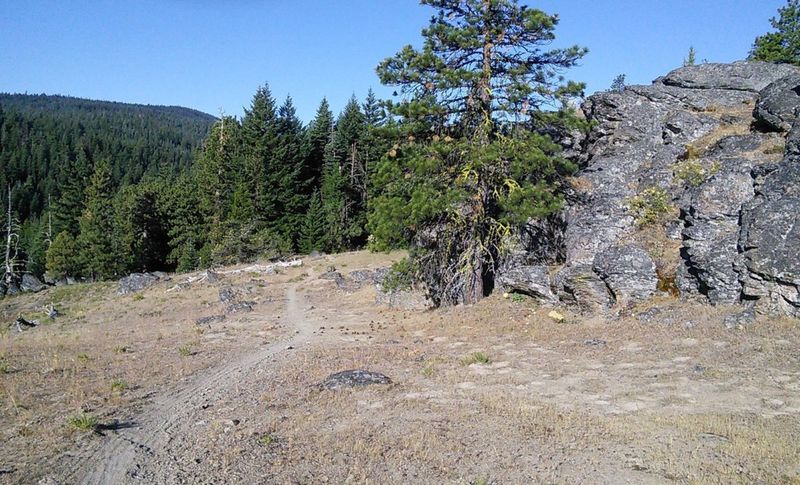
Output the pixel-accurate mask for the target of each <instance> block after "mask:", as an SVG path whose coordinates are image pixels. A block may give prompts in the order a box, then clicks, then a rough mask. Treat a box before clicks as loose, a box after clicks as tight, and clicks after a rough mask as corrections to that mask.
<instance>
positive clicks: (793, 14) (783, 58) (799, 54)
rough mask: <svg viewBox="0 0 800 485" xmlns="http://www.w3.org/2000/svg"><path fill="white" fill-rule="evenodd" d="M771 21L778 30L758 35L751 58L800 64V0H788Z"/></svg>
mask: <svg viewBox="0 0 800 485" xmlns="http://www.w3.org/2000/svg"><path fill="white" fill-rule="evenodd" d="M769 22H770V24H771V25H772V28H774V29H775V30H776V32H769V33H766V34H764V35H762V36H759V37H757V38H756V40H755V42H754V43H753V48H752V50H751V51H750V56H749V59H750V60H751V61H766V62H777V63H787V64H794V65H800V0H788V2H787V3H786V6H785V7H782V8H780V9H778V18H774V17H773V18H771V19H770V20H769Z"/></svg>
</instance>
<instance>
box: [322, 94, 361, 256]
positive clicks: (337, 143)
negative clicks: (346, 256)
mask: <svg viewBox="0 0 800 485" xmlns="http://www.w3.org/2000/svg"><path fill="white" fill-rule="evenodd" d="M366 132H367V125H366V120H365V118H364V114H363V113H362V112H361V107H360V106H359V104H358V101H357V100H356V98H355V97H352V98H350V101H349V102H348V103H347V105H346V106H345V108H344V110H343V111H342V114H341V115H340V116H339V119H338V120H337V121H336V128H335V130H334V133H333V137H332V138H331V142H330V143H329V145H328V147H327V151H326V160H325V164H326V166H325V172H324V179H323V185H322V201H323V204H324V206H325V211H326V214H327V216H326V220H327V221H328V223H329V224H330V226H329V228H328V229H329V231H330V234H331V236H332V237H333V239H332V240H331V241H330V243H331V249H334V250H338V249H343V248H347V249H353V248H356V247H359V246H361V245H363V244H364V243H365V242H366V229H365V226H366V207H367V167H366V165H365V159H364V153H363V145H362V143H363V140H364V138H365V137H366Z"/></svg>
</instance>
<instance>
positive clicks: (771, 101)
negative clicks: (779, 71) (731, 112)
mask: <svg viewBox="0 0 800 485" xmlns="http://www.w3.org/2000/svg"><path fill="white" fill-rule="evenodd" d="M798 108H800V74H793V75H791V76H786V77H784V78H782V79H778V80H777V81H775V82H773V83H772V84H770V85H769V86H767V87H766V88H764V89H763V90H762V91H761V93H760V96H759V100H758V104H757V105H756V110H755V117H756V119H757V120H758V121H760V122H761V123H762V124H763V125H764V126H766V127H768V128H770V129H773V130H775V131H785V132H788V131H789V130H791V129H792V125H793V124H794V122H795V120H797V114H798V113H797V110H798Z"/></svg>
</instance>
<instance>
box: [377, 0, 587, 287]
mask: <svg viewBox="0 0 800 485" xmlns="http://www.w3.org/2000/svg"><path fill="white" fill-rule="evenodd" d="M421 3H422V4H424V5H429V6H432V7H435V8H436V9H437V10H438V14H437V15H436V16H434V17H433V18H432V19H431V22H430V25H429V26H428V27H427V28H425V29H424V30H423V31H422V35H423V37H424V44H423V47H422V49H421V50H418V49H415V48H414V47H412V46H406V47H405V48H403V50H402V51H400V52H399V53H398V54H397V55H395V56H394V57H391V58H388V59H386V60H385V61H384V62H383V63H381V64H380V66H378V74H379V76H380V78H381V81H382V82H383V83H384V84H389V85H394V86H399V87H400V90H401V92H402V93H403V95H404V96H405V98H404V99H403V100H401V102H400V103H396V104H393V105H392V110H393V113H394V114H396V115H399V116H401V117H402V119H403V123H404V124H403V127H402V128H403V132H404V133H405V135H406V137H405V140H404V141H403V142H402V143H398V144H397V145H396V146H394V147H393V148H392V149H391V150H390V151H389V153H388V154H387V156H386V157H384V159H383V160H382V162H381V166H380V168H379V170H378V176H377V177H378V180H377V182H376V183H377V184H378V185H380V186H383V187H384V192H383V193H382V194H381V195H380V196H379V197H378V198H376V200H375V201H374V204H373V211H372V218H371V221H370V228H371V229H372V232H373V234H374V236H375V238H376V240H377V244H378V245H379V246H380V245H383V246H384V247H386V246H389V245H391V244H396V243H398V242H401V241H404V240H407V241H410V242H412V243H413V246H412V256H413V258H414V259H415V266H416V267H418V268H420V273H421V275H420V276H421V277H422V278H423V279H424V280H425V281H426V283H427V284H428V288H429V290H430V292H431V295H432V296H433V298H434V300H435V301H437V302H439V303H459V302H464V303H474V302H476V301H478V300H479V299H480V298H482V297H483V296H484V295H485V293H486V292H487V290H488V287H486V288H485V287H484V281H490V282H491V280H492V279H493V276H494V261H496V260H497V258H498V257H499V256H502V255H503V254H504V252H505V250H506V248H507V247H508V235H509V234H510V233H511V231H512V230H513V228H514V227H515V226H516V225H517V224H521V223H523V222H525V221H526V220H527V219H528V218H530V217H541V216H544V215H547V214H549V213H551V212H553V211H555V210H557V209H558V208H559V207H560V204H561V197H560V195H559V185H558V183H559V180H560V178H561V176H563V175H564V174H566V173H569V172H570V171H571V170H573V169H574V166H572V165H571V164H569V163H568V162H566V161H565V160H564V159H563V158H561V157H559V156H558V147H557V145H556V144H554V143H553V142H552V141H550V140H549V139H548V138H547V137H546V136H543V135H539V134H537V133H533V132H530V131H527V130H525V129H524V127H525V121H527V120H530V119H531V118H532V117H534V116H535V115H536V114H537V113H539V112H540V110H542V109H545V108H558V107H564V106H566V105H567V101H568V100H569V98H570V97H572V96H576V95H580V94H581V93H582V91H583V85H582V84H578V83H573V82H564V81H563V78H562V77H561V76H560V75H559V73H560V72H561V71H562V70H563V69H566V68H569V67H572V66H574V65H575V64H576V62H577V61H578V59H580V58H581V57H582V56H583V55H584V54H585V53H586V49H583V48H580V47H577V46H575V47H570V48H566V49H550V47H549V46H550V44H551V43H552V41H553V39H554V38H555V36H554V33H553V31H554V29H555V26H556V25H557V23H558V17H557V16H555V15H548V14H546V13H544V12H542V11H540V10H536V9H531V8H527V7H525V6H520V5H518V3H517V1H516V0H422V2H421ZM548 49H549V50H548ZM564 111H565V112H566V110H564ZM490 286H491V285H490ZM490 286H489V287H490Z"/></svg>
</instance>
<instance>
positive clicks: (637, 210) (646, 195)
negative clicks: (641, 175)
mask: <svg viewBox="0 0 800 485" xmlns="http://www.w3.org/2000/svg"><path fill="white" fill-rule="evenodd" d="M627 204H628V208H629V209H630V211H631V214H633V217H634V219H635V220H636V223H637V224H638V225H640V226H649V225H652V224H658V223H663V222H664V221H665V220H666V218H667V217H668V216H669V215H670V213H672V212H673V211H674V209H675V207H674V206H673V205H672V204H670V197H669V194H667V192H666V191H665V190H664V189H662V188H661V187H650V188H647V189H645V190H643V191H642V192H641V193H640V194H639V195H636V196H634V197H631V198H629V199H628V200H627Z"/></svg>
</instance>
